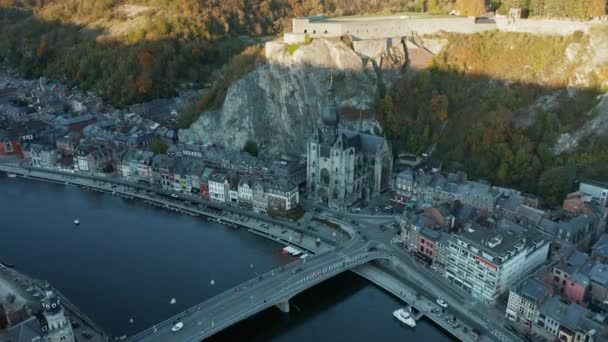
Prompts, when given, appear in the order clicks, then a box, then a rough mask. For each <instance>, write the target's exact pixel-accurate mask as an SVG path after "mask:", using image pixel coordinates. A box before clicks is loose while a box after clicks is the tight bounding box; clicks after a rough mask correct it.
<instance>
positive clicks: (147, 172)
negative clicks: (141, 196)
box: [115, 149, 154, 183]
mask: <svg viewBox="0 0 608 342" xmlns="http://www.w3.org/2000/svg"><path fill="white" fill-rule="evenodd" d="M153 156H154V152H150V151H145V150H131V149H129V150H123V151H122V152H120V153H119V154H118V157H117V159H116V166H115V170H119V174H120V175H121V176H122V177H124V178H127V179H131V180H135V181H142V182H146V183H149V182H150V179H151V177H152V157H153Z"/></svg>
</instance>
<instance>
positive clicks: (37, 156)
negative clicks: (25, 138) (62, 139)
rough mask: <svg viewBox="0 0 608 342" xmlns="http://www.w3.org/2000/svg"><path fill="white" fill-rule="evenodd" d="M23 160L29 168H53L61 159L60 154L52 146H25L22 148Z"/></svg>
mask: <svg viewBox="0 0 608 342" xmlns="http://www.w3.org/2000/svg"><path fill="white" fill-rule="evenodd" d="M23 158H24V159H25V160H26V161H27V163H28V165H30V166H34V167H40V168H54V167H55V166H56V165H57V162H58V161H59V160H60V158H61V153H60V152H59V151H57V150H56V149H54V148H53V147H52V146H48V145H40V144H25V145H24V146H23Z"/></svg>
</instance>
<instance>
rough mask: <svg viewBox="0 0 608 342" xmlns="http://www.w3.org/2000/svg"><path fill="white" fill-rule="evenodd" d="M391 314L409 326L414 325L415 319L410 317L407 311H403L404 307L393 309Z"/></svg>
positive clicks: (412, 326)
mask: <svg viewBox="0 0 608 342" xmlns="http://www.w3.org/2000/svg"><path fill="white" fill-rule="evenodd" d="M393 316H395V318H396V319H398V320H399V321H400V322H401V323H403V324H405V325H407V326H408V327H410V328H414V327H416V321H415V320H414V319H413V318H412V316H410V314H409V312H407V311H405V310H404V309H398V310H395V311H393Z"/></svg>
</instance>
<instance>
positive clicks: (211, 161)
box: [167, 143, 306, 186]
mask: <svg viewBox="0 0 608 342" xmlns="http://www.w3.org/2000/svg"><path fill="white" fill-rule="evenodd" d="M167 154H168V155H169V156H172V157H176V158H180V157H191V158H195V159H198V160H200V161H202V162H203V163H205V165H208V166H210V167H213V168H216V169H222V170H226V171H229V172H235V173H239V174H251V175H257V176H260V177H269V178H280V179H286V180H288V181H289V182H290V183H293V184H296V185H298V186H299V185H301V184H303V183H304V182H305V181H306V162H305V160H302V159H293V160H292V159H289V160H271V161H263V160H260V159H258V158H256V157H254V156H252V155H250V154H249V153H247V152H243V151H239V150H229V149H222V148H218V147H215V146H210V145H199V144H184V143H180V144H175V145H173V146H171V147H170V148H169V150H168V151H167Z"/></svg>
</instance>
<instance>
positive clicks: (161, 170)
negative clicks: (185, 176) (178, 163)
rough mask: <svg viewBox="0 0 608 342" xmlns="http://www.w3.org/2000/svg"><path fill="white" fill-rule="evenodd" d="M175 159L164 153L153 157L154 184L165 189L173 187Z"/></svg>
mask: <svg viewBox="0 0 608 342" xmlns="http://www.w3.org/2000/svg"><path fill="white" fill-rule="evenodd" d="M174 165H175V160H174V159H173V158H170V157H168V156H166V155H164V154H156V155H154V157H152V178H151V179H152V182H151V184H152V185H156V186H160V187H161V188H162V189H163V190H172V189H173V173H172V170H173V167H174Z"/></svg>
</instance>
